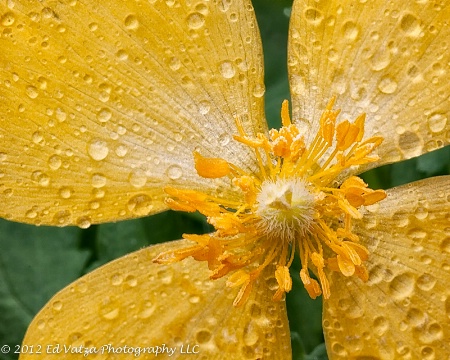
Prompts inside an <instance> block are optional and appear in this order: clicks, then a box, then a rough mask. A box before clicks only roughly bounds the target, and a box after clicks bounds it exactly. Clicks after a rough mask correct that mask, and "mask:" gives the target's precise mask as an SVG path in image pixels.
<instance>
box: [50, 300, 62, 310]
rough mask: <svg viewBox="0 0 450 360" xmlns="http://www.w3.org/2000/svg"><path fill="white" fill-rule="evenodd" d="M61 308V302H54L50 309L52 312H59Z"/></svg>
mask: <svg viewBox="0 0 450 360" xmlns="http://www.w3.org/2000/svg"><path fill="white" fill-rule="evenodd" d="M62 306H63V304H62V302H61V301H55V302H54V303H53V304H52V308H53V310H55V311H60V310H61V309H62Z"/></svg>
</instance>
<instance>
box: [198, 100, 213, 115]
mask: <svg viewBox="0 0 450 360" xmlns="http://www.w3.org/2000/svg"><path fill="white" fill-rule="evenodd" d="M210 109H211V105H210V103H209V101H207V100H202V101H200V103H199V104H198V112H199V113H200V114H202V115H206V114H207V113H209V110H210Z"/></svg>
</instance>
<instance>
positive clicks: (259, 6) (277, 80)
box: [0, 0, 450, 360]
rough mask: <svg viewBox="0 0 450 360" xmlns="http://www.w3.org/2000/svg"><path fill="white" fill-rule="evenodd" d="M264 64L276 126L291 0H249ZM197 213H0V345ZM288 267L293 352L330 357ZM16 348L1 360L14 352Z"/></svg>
mask: <svg viewBox="0 0 450 360" xmlns="http://www.w3.org/2000/svg"><path fill="white" fill-rule="evenodd" d="M254 6H255V10H256V13H257V17H258V22H259V24H260V29H261V35H262V38H263V44H264V51H265V63H266V70H265V72H266V87H267V91H266V113H267V118H268V119H270V120H269V121H271V123H270V125H271V126H272V127H278V126H279V124H280V121H279V111H280V105H281V102H282V100H284V99H289V89H288V82H287V67H286V45H287V32H288V20H289V14H290V6H291V0H278V1H277V0H254ZM449 158H450V148H449V147H447V148H444V149H441V150H439V151H436V152H433V153H430V154H427V155H424V156H421V157H419V158H417V159H412V160H409V161H405V162H402V163H398V164H395V165H388V166H384V167H382V168H378V169H375V170H371V171H369V172H368V173H366V174H364V175H363V177H364V179H365V180H366V181H367V182H368V183H369V184H370V185H371V186H372V187H373V188H384V189H387V188H390V187H393V186H396V185H400V184H403V183H408V182H411V181H415V180H418V179H422V178H425V177H430V176H434V175H442V174H448V173H449V170H450V164H449ZM209 229H210V228H209V226H208V225H207V224H206V223H205V222H204V220H203V218H202V217H201V216H198V215H196V214H194V215H191V214H184V213H175V212H166V213H162V214H158V215H155V216H151V217H148V218H144V219H138V220H131V221H124V222H120V223H117V224H105V225H96V226H91V227H90V228H89V229H87V230H81V229H78V228H64V229H61V228H52V227H34V226H28V225H22V224H17V223H12V222H8V221H4V220H1V219H0V249H1V252H0V346H1V345H4V344H8V345H10V346H11V347H12V348H14V345H17V344H20V343H21V341H22V339H23V335H24V333H25V330H26V328H27V326H28V324H29V323H30V321H31V319H32V318H33V316H34V315H35V314H36V313H37V312H38V311H39V309H40V308H41V307H42V306H43V305H44V304H45V303H46V302H47V301H48V300H49V299H50V297H51V296H52V295H54V294H55V293H56V292H57V291H58V290H60V289H62V288H63V287H64V286H65V285H67V284H69V283H70V282H72V281H73V280H75V279H77V278H78V277H80V276H82V275H83V274H85V273H86V272H88V271H91V270H92V269H94V268H96V267H98V266H100V265H102V264H104V263H106V262H108V261H110V260H113V259H116V258H117V257H120V256H122V255H124V254H126V253H129V252H131V251H134V250H137V249H140V248H142V247H144V246H147V245H149V244H155V243H159V242H163V241H167V240H172V239H178V238H180V237H181V234H182V233H203V232H207V231H208V230H209ZM294 264H297V265H296V266H297V268H295V266H294V268H293V269H292V276H293V278H294V289H293V290H292V291H291V292H290V293H289V294H288V296H287V305H288V315H289V320H290V326H291V334H292V344H293V354H294V359H296V360H301V359H306V360H322V359H327V357H326V352H325V347H324V345H323V335H322V328H321V300H320V298H319V299H318V300H315V301H314V300H311V299H310V298H309V296H308V295H307V294H306V292H305V290H304V288H303V286H302V285H301V282H300V280H299V278H298V272H299V266H298V262H294ZM15 358H16V357H15V356H14V355H13V354H9V355H1V354H0V359H8V360H9V359H15Z"/></svg>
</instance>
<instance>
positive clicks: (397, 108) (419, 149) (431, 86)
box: [288, 0, 450, 172]
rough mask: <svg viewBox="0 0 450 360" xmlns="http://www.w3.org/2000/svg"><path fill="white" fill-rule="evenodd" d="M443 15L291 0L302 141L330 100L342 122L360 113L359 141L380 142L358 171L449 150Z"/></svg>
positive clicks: (399, 6)
mask: <svg viewBox="0 0 450 360" xmlns="http://www.w3.org/2000/svg"><path fill="white" fill-rule="evenodd" d="M449 17H450V3H448V2H441V3H440V4H439V5H437V4H436V3H435V2H433V1H403V2H388V1H385V0H374V1H364V2H363V1H359V0H349V1H345V2H342V1H337V0H329V1H316V0H305V1H303V0H302V1H294V6H293V9H292V16H291V24H290V34H289V55H288V57H289V79H290V87H291V96H292V104H293V109H292V112H293V122H294V123H296V124H299V123H300V124H301V125H302V126H303V130H304V131H305V132H306V133H307V134H309V138H308V137H306V140H307V141H308V142H310V141H311V140H312V139H313V137H314V135H315V134H316V132H317V130H318V128H319V125H320V124H319V118H320V114H321V112H322V111H323V109H324V108H325V106H326V104H327V102H328V101H329V100H330V99H331V98H332V96H334V95H336V96H337V100H336V104H335V106H334V107H335V108H340V109H341V110H342V113H341V120H343V119H345V118H349V119H354V118H355V117H357V116H358V115H361V114H362V113H366V128H365V136H366V138H368V137H370V136H382V137H384V139H385V140H384V141H383V143H382V144H381V146H380V148H379V149H378V154H379V156H380V158H381V159H380V160H379V161H378V162H377V163H376V164H369V165H367V164H366V165H362V167H361V168H360V169H359V172H361V171H362V170H363V169H366V168H367V167H374V166H375V165H380V164H383V163H389V162H395V161H399V160H402V159H407V158H410V157H414V156H418V155H420V154H423V153H425V152H428V151H431V150H434V149H436V148H439V147H442V146H444V145H445V144H448V143H449V141H450V140H449V137H448V131H449V129H450V121H449V117H450V108H449V106H448V96H449V94H450V82H449V81H448V62H449V59H450V57H449V56H450V55H449V54H450V52H449V49H448V39H449V38H450V26H449V24H448V18H449Z"/></svg>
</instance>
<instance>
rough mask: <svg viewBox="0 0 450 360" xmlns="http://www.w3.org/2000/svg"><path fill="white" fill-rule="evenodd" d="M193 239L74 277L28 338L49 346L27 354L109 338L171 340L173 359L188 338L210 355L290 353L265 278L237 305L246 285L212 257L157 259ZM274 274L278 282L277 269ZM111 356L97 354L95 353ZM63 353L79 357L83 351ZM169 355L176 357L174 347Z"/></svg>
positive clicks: (147, 342)
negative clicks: (223, 275)
mask: <svg viewBox="0 0 450 360" xmlns="http://www.w3.org/2000/svg"><path fill="white" fill-rule="evenodd" d="M189 244H190V243H189V242H188V241H186V240H181V241H176V242H170V243H166V244H161V245H157V246H153V247H149V248H146V249H143V250H140V251H137V252H135V253H132V254H130V255H127V256H125V257H122V258H120V259H118V260H116V261H114V262H112V263H109V264H107V265H105V266H103V267H101V268H99V269H97V270H95V271H93V272H92V273H90V274H88V275H86V276H84V277H83V278H81V279H79V280H77V281H76V282H74V283H73V284H71V285H69V286H68V287H67V288H65V289H64V290H62V291H61V292H59V293H58V294H57V295H55V296H54V297H53V298H52V299H51V300H50V301H49V302H48V304H47V305H46V306H45V307H44V308H43V309H42V310H41V312H40V313H39V314H38V315H37V316H36V318H35V319H34V320H33V322H32V324H31V325H30V327H29V329H28V331H27V334H26V337H25V340H24V342H23V343H24V344H27V345H29V346H31V345H32V344H35V345H37V344H41V345H42V347H43V348H42V354H40V355H39V354H38V355H32V354H23V355H22V356H21V360H27V359H41V360H44V359H49V360H51V359H54V358H55V355H54V354H51V353H50V354H47V353H46V351H47V350H46V349H47V347H46V346H47V345H55V344H61V348H62V346H63V345H66V346H70V345H72V347H79V346H83V347H86V348H94V347H96V348H97V349H101V346H103V345H107V344H111V345H112V346H114V347H121V346H122V347H123V346H124V345H128V347H156V346H160V347H161V346H162V345H163V344H165V345H166V347H174V348H175V353H174V355H173V356H171V357H170V358H171V359H172V358H175V359H178V358H184V357H185V356H186V354H182V353H181V351H186V350H187V346H190V349H191V350H192V349H193V348H194V347H195V350H196V351H198V355H199V356H202V357H204V358H207V359H239V360H240V359H244V358H261V357H262V356H263V354H264V356H267V357H268V358H270V359H289V358H290V356H291V355H290V354H291V348H290V337H289V327H288V322H287V317H286V310H285V303H284V302H277V303H274V302H273V301H272V295H273V293H272V291H271V290H269V287H268V286H267V282H266V280H264V279H261V280H257V281H256V282H255V283H254V287H253V291H252V293H251V294H250V298H249V299H248V301H247V302H246V304H245V305H244V306H243V307H240V308H236V307H233V305H232V303H233V299H234V298H235V296H236V294H237V292H238V290H239V288H232V289H230V288H226V287H225V281H226V280H225V279H220V280H215V281H212V280H209V278H208V276H209V270H208V268H207V264H206V263H205V262H197V261H194V260H192V259H186V260H184V261H183V262H181V263H176V264H172V265H169V266H164V265H157V264H154V263H153V262H152V259H153V258H154V257H155V256H156V255H157V254H159V253H160V252H163V251H168V250H176V249H181V248H183V247H186V246H189ZM271 271H272V274H273V271H274V269H273V268H272V269H271ZM266 275H268V274H266ZM265 277H267V276H265ZM265 277H263V278H265ZM268 280H269V281H273V282H275V283H276V280H275V279H274V278H273V275H272V277H270V275H269V279H268ZM182 345H183V348H182V347H181V346H182ZM44 347H45V348H44ZM51 349H54V348H51ZM61 350H62V351H64V349H61ZM63 354H64V353H63ZM81 356H82V355H81ZM111 356H112V354H111V353H110V354H109V357H108V354H106V353H105V354H103V355H101V354H98V355H97V357H96V359H107V358H108V359H109V358H112V357H111ZM56 357H58V356H57V355H56ZM59 357H64V359H74V360H75V359H80V354H64V356H62V355H59ZM194 357H195V356H194ZM144 358H147V356H144ZM164 358H169V357H168V356H167V353H165V357H164Z"/></svg>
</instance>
